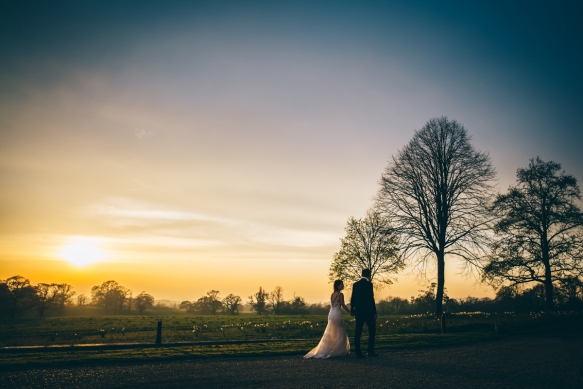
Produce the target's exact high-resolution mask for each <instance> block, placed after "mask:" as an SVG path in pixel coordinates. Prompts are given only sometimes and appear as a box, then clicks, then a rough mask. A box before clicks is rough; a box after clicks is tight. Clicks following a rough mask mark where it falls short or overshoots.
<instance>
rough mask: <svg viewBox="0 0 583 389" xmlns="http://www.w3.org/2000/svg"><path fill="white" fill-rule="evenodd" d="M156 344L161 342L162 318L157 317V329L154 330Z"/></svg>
mask: <svg viewBox="0 0 583 389" xmlns="http://www.w3.org/2000/svg"><path fill="white" fill-rule="evenodd" d="M156 344H162V319H158V329H157V330H156Z"/></svg>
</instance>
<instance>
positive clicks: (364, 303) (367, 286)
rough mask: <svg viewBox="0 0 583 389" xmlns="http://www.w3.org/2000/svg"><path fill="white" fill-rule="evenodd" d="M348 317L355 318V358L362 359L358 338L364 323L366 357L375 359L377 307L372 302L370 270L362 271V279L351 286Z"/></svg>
mask: <svg viewBox="0 0 583 389" xmlns="http://www.w3.org/2000/svg"><path fill="white" fill-rule="evenodd" d="M350 315H352V316H356V329H355V331H354V344H355V348H356V357H357V358H364V355H363V354H362V353H361V352H360V336H361V335H362V328H363V326H364V323H366V326H367V327H368V353H367V354H368V356H369V357H376V356H378V354H376V353H375V352H374V338H375V335H376V332H377V331H376V330H377V323H376V321H377V306H376V304H375V301H374V293H373V288H372V283H371V282H370V269H363V270H362V278H361V279H360V280H359V281H357V282H355V283H354V285H353V286H352V297H351V298H350Z"/></svg>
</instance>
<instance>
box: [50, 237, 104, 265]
mask: <svg viewBox="0 0 583 389" xmlns="http://www.w3.org/2000/svg"><path fill="white" fill-rule="evenodd" d="M59 257H60V258H62V259H64V260H65V261H67V262H69V263H71V264H73V265H75V266H78V267H83V266H87V265H90V264H92V263H95V262H99V261H101V260H102V259H103V258H104V257H105V253H104V252H103V250H101V249H99V248H98V247H95V246H94V245H92V244H90V243H87V242H75V243H72V244H69V245H67V246H65V247H63V248H62V249H61V251H60V252H59Z"/></svg>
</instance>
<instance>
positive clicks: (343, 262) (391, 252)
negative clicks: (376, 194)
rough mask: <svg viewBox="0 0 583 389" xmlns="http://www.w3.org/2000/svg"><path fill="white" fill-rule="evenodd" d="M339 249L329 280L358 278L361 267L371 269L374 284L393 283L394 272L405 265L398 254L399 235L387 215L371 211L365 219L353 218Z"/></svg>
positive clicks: (355, 279)
mask: <svg viewBox="0 0 583 389" xmlns="http://www.w3.org/2000/svg"><path fill="white" fill-rule="evenodd" d="M345 230H346V236H345V237H344V238H342V239H341V246H340V251H338V252H337V253H335V254H334V259H333V260H332V264H331V265H330V273H329V278H330V281H332V282H333V281H334V280H336V279H340V280H351V281H354V282H356V281H358V280H359V279H360V277H361V273H362V269H370V271H371V281H373V280H375V281H379V282H378V283H376V284H375V286H377V287H379V286H380V285H391V284H392V283H393V280H394V279H395V274H396V273H397V272H398V271H399V270H401V269H403V268H404V267H405V263H404V261H403V259H402V257H401V256H400V255H399V247H398V238H397V235H396V233H395V230H394V228H393V227H392V226H391V223H390V221H389V219H388V218H386V217H384V216H382V215H381V214H380V213H379V212H377V211H374V210H369V211H368V212H367V213H366V216H365V217H364V218H363V219H358V220H357V219H355V218H353V217H351V218H350V219H348V222H347V223H346V228H345Z"/></svg>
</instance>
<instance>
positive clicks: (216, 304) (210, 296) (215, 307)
mask: <svg viewBox="0 0 583 389" xmlns="http://www.w3.org/2000/svg"><path fill="white" fill-rule="evenodd" d="M219 293H220V292H219V291H218V290H211V291H208V292H207V294H206V297H207V301H206V304H207V306H208V310H209V311H210V312H211V313H212V314H213V315H216V314H217V312H219V311H220V309H221V308H222V306H223V303H222V302H221V300H220V299H219Z"/></svg>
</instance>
